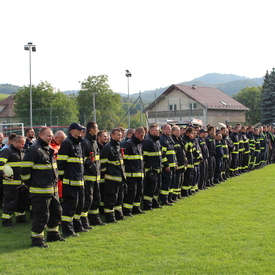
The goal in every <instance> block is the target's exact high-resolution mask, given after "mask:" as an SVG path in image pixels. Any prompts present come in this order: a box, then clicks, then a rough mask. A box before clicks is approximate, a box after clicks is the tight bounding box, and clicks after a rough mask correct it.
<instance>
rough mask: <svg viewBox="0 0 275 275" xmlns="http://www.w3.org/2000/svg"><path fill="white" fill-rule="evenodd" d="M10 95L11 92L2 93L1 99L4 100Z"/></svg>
mask: <svg viewBox="0 0 275 275" xmlns="http://www.w3.org/2000/svg"><path fill="white" fill-rule="evenodd" d="M8 96H10V95H9V94H0V101H2V100H4V99H5V98H7V97H8Z"/></svg>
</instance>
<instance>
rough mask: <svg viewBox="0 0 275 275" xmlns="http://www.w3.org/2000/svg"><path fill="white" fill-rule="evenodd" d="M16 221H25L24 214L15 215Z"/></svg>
mask: <svg viewBox="0 0 275 275" xmlns="http://www.w3.org/2000/svg"><path fill="white" fill-rule="evenodd" d="M16 223H27V218H26V215H20V216H16Z"/></svg>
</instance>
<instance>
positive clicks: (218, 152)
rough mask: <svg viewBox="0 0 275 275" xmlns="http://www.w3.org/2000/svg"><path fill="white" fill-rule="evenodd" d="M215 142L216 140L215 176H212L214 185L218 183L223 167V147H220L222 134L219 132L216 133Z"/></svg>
mask: <svg viewBox="0 0 275 275" xmlns="http://www.w3.org/2000/svg"><path fill="white" fill-rule="evenodd" d="M215 140H216V142H215V143H216V154H215V158H216V169H215V176H214V183H215V184H217V183H220V182H221V180H222V178H221V173H222V165H223V155H224V152H223V147H222V143H221V140H222V134H221V133H220V130H218V131H217V132H216V135H215Z"/></svg>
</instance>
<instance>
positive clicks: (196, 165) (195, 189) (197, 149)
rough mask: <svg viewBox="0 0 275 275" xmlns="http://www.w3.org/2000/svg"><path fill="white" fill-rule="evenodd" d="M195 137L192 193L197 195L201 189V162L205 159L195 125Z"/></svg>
mask: <svg viewBox="0 0 275 275" xmlns="http://www.w3.org/2000/svg"><path fill="white" fill-rule="evenodd" d="M194 135H195V139H194V156H195V159H194V177H193V182H192V184H191V190H190V195H195V194H196V192H198V191H199V187H198V185H199V178H200V163H201V162H202V161H203V157H202V152H201V147H200V144H199V140H198V136H197V135H198V128H197V127H195V132H194Z"/></svg>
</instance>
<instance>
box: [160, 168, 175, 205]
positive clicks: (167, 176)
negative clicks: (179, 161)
mask: <svg viewBox="0 0 275 275" xmlns="http://www.w3.org/2000/svg"><path fill="white" fill-rule="evenodd" d="M175 173H176V172H175V170H174V169H171V168H170V171H166V169H165V168H163V169H162V185H161V189H160V195H159V198H160V200H161V201H162V202H163V203H165V202H167V201H168V196H169V193H170V189H171V190H173V188H174V186H175V183H174V182H175V179H176V178H175ZM172 192H173V191H172ZM172 192H171V196H172Z"/></svg>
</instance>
